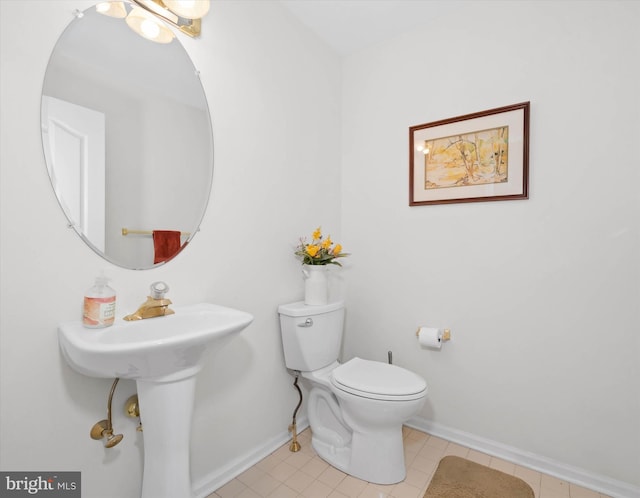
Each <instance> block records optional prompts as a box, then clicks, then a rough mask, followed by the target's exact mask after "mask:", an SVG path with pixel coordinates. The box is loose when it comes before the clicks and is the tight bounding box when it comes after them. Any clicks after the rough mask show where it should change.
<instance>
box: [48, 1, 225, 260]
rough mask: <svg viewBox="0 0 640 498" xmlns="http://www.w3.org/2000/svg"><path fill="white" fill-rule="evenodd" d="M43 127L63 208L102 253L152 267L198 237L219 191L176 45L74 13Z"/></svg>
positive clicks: (190, 79)
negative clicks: (214, 191)
mask: <svg viewBox="0 0 640 498" xmlns="http://www.w3.org/2000/svg"><path fill="white" fill-rule="evenodd" d="M123 5H124V3H123ZM126 8H127V9H130V8H131V7H130V6H128V5H127V7H126ZM41 125H42V143H43V149H44V155H45V161H46V164H47V169H48V172H49V177H50V178H51V184H52V186H53V189H54V190H55V193H56V196H57V198H58V202H59V203H60V206H61V207H62V209H63V211H64V213H65V215H66V216H67V218H68V220H69V225H70V226H71V227H73V228H74V230H75V231H76V232H77V233H78V234H79V235H80V237H81V238H82V239H83V240H84V241H85V242H86V243H87V244H88V245H89V246H90V247H91V248H92V249H93V250H95V251H96V252H97V253H99V254H100V255H102V256H103V257H104V258H106V259H107V260H108V261H110V262H112V263H114V264H117V265H119V266H122V267H125V268H130V269H146V268H152V267H154V266H155V265H157V264H163V263H164V262H165V261H168V260H170V259H171V258H172V257H173V256H175V255H176V254H177V253H178V252H180V250H182V249H183V248H184V247H185V246H186V244H187V242H189V241H190V240H191V239H192V238H193V236H194V234H195V233H196V231H197V230H198V227H199V225H200V222H201V220H202V217H203V215H204V212H205V209H206V206H207V202H208V199H209V195H210V191H211V183H212V177H213V139H212V132H211V119H210V116H209V110H208V106H207V102H206V97H205V94H204V90H203V88H202V84H201V83H200V78H199V76H198V72H197V71H196V70H195V68H194V66H193V63H192V62H191V59H190V58H189V56H188V54H187V53H186V51H185V50H184V48H183V47H182V45H181V44H180V42H179V40H178V38H174V39H173V40H172V41H171V42H170V43H167V44H160V43H155V42H152V41H149V40H147V39H145V38H143V37H141V36H140V35H138V34H137V33H135V32H134V31H132V30H131V29H130V28H129V27H128V26H127V24H126V22H125V20H124V19H122V18H116V17H109V16H106V15H103V14H101V13H99V12H97V11H96V9H95V8H90V9H87V10H86V11H85V12H82V13H81V12H77V13H76V18H75V19H74V20H73V21H72V22H71V23H70V25H69V26H68V27H67V29H66V30H65V31H64V33H62V35H61V36H60V39H59V40H58V42H57V44H56V46H55V47H54V49H53V53H52V55H51V58H50V60H49V64H48V66H47V71H46V74H45V78H44V85H43V91H42V109H41Z"/></svg>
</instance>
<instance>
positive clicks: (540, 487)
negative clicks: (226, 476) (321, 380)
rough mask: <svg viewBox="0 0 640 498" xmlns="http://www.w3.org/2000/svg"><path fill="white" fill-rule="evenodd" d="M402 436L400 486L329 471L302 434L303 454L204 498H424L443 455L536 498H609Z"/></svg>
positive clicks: (272, 461)
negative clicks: (503, 477) (510, 479)
mask: <svg viewBox="0 0 640 498" xmlns="http://www.w3.org/2000/svg"><path fill="white" fill-rule="evenodd" d="M403 433H404V448H405V461H406V465H407V477H406V479H405V480H404V481H403V482H401V483H398V484H393V485H390V486H381V485H378V484H372V483H368V482H366V481H361V480H360V479H356V478H355V477H351V476H349V475H347V474H345V473H344V472H340V471H339V470H337V469H335V468H333V467H331V466H329V465H328V464H327V463H326V462H325V461H324V460H322V459H321V458H320V457H318V456H317V455H316V453H315V451H314V450H313V448H312V447H311V432H310V430H309V429H306V430H305V431H303V432H302V433H301V434H300V435H299V436H298V441H299V442H300V444H301V445H302V450H301V451H299V452H297V453H292V452H290V451H289V444H288V443H287V444H285V445H284V446H282V447H280V448H278V449H277V450H276V451H274V452H273V453H271V454H270V455H269V456H268V457H266V458H264V459H263V460H261V461H260V462H258V463H257V464H256V465H254V466H253V467H251V468H250V469H248V470H246V471H245V472H243V473H242V474H240V475H239V476H238V477H236V478H235V479H233V480H232V481H230V482H228V483H227V484H225V485H224V486H222V487H221V488H220V489H218V490H217V491H216V492H215V493H213V494H211V495H209V496H208V498H261V497H267V496H268V497H272V498H294V497H305V498H348V497H359V498H422V497H423V495H424V493H425V491H426V489H427V487H428V485H429V482H430V481H431V477H432V475H433V473H434V472H435V470H436V467H437V466H438V462H439V461H440V459H441V458H442V457H443V456H445V455H456V456H460V457H463V458H467V459H468V460H472V461H474V462H477V463H480V464H482V465H487V466H488V467H492V468H494V469H497V470H500V471H502V472H505V473H507V474H511V475H515V476H517V477H519V478H521V479H522V480H524V481H526V482H527V483H529V485H530V486H531V487H532V488H533V491H534V493H535V496H536V498H608V497H606V496H605V495H603V494H600V493H597V492H595V491H591V490H589V489H585V488H582V487H580V486H576V485H574V484H570V483H568V482H564V481H561V480H560V479H557V478H555V477H550V476H547V475H544V474H541V473H540V472H536V471H533V470H530V469H527V468H525V467H521V466H519V465H515V464H513V463H510V462H507V461H505V460H501V459H499V458H494V457H492V456H490V455H486V454H484V453H480V452H478V451H475V450H471V449H469V448H465V447H463V446H460V445H458V444H454V443H450V442H448V441H445V440H444V439H440V438H437V437H434V436H429V435H428V434H425V433H424V432H420V431H417V430H415V429H410V428H408V427H405V428H404V429H403Z"/></svg>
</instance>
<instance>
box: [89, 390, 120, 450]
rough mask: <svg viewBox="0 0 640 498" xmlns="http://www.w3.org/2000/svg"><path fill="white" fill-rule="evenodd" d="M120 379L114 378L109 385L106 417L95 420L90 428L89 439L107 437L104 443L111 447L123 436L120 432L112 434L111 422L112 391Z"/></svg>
mask: <svg viewBox="0 0 640 498" xmlns="http://www.w3.org/2000/svg"><path fill="white" fill-rule="evenodd" d="M119 380H120V379H119V378H116V379H115V380H114V381H113V384H112V385H111V391H110V392H109V400H108V401H107V419H106V420H100V421H99V422H96V423H95V425H94V426H93V427H92V428H91V432H90V435H91V439H95V440H100V439H102V438H104V437H106V438H107V440H106V442H105V443H104V445H105V447H107V448H113V447H114V446H115V445H116V444H118V443H119V442H120V441H122V438H123V437H124V436H123V435H122V434H115V435H114V434H113V424H112V423H111V402H112V401H113V393H114V392H115V391H116V386H117V385H118V381H119Z"/></svg>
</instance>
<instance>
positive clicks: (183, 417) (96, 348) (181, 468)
mask: <svg viewBox="0 0 640 498" xmlns="http://www.w3.org/2000/svg"><path fill="white" fill-rule="evenodd" d="M173 309H174V311H175V314H173V315H168V316H162V317H157V318H150V319H146V320H140V321H133V322H125V321H122V320H116V324H115V325H113V326H111V327H108V328H104V329H88V328H85V327H84V326H83V325H82V322H81V321H73V322H66V323H62V324H60V325H59V327H58V341H59V343H60V349H61V350H62V354H63V356H64V357H65V359H66V360H67V362H68V363H69V365H70V366H71V367H72V368H73V369H74V370H76V371H78V372H80V373H82V374H84V375H88V376H90V377H106V378H114V377H119V378H122V379H135V381H136V384H137V388H138V403H139V406H140V418H141V420H142V422H143V427H144V432H143V438H144V475H143V479H142V498H190V497H192V496H193V495H192V491H191V479H190V471H189V438H190V434H191V418H192V413H193V397H194V392H195V379H196V374H197V373H198V372H199V371H200V369H201V368H202V364H203V360H204V356H203V355H204V353H205V351H206V352H210V351H212V350H216V349H219V348H220V347H222V345H223V344H225V343H226V342H228V341H229V340H230V339H231V338H232V337H233V336H234V335H235V334H237V333H238V332H240V331H241V330H243V329H244V328H246V327H247V326H248V325H249V324H250V323H251V322H252V321H253V317H252V316H251V315H250V314H249V313H245V312H243V311H238V310H235V309H231V308H225V307H223V306H217V305H214V304H208V303H202V304H195V305H190V306H175V307H173ZM207 354H209V353H207Z"/></svg>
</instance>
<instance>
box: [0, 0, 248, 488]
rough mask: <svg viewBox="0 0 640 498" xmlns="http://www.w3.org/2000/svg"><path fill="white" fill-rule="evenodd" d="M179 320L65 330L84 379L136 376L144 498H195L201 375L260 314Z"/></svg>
mask: <svg viewBox="0 0 640 498" xmlns="http://www.w3.org/2000/svg"><path fill="white" fill-rule="evenodd" d="M0 1H1V0H0ZM173 309H174V311H175V313H174V314H173V315H168V316H163V317H157V318H152V319H149V320H136V321H125V320H116V322H115V323H114V324H113V325H112V326H111V327H107V328H104V329H94V330H89V329H86V328H85V327H84V326H83V325H82V322H80V321H79V320H74V321H72V322H65V323H61V324H60V325H59V326H58V341H59V342H60V350H61V351H62V355H63V356H64V357H65V359H66V360H67V362H68V363H69V365H71V367H72V368H73V369H74V370H76V371H78V372H80V373H81V374H84V375H89V376H91V377H100V378H107V379H109V378H114V377H118V378H121V379H134V380H135V381H136V383H137V385H138V403H139V405H140V420H141V421H142V427H143V433H142V434H143V441H144V476H143V478H142V498H192V497H193V494H192V491H191V476H190V466H189V443H190V439H191V419H192V415H193V401H194V394H195V383H196V374H197V373H198V372H199V371H200V370H201V369H202V365H203V364H204V361H205V355H204V353H205V351H207V352H208V354H209V355H211V354H212V353H213V352H215V351H218V350H219V349H220V348H222V347H223V345H224V344H226V343H227V342H229V341H230V340H231V339H232V338H233V337H234V336H235V335H236V334H238V333H239V332H240V331H241V330H243V329H245V328H246V327H247V326H248V325H249V324H250V323H251V322H252V321H253V317H252V316H251V315H250V314H249V313H245V312H244V311H238V310H234V309H233V308H226V307H224V306H218V305H215V304H211V303H200V304H192V305H186V306H174V308H173Z"/></svg>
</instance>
